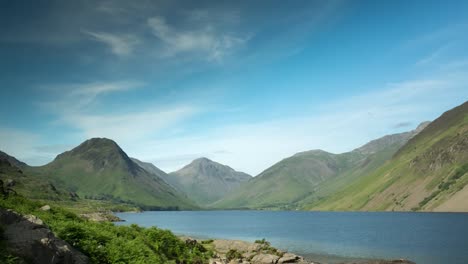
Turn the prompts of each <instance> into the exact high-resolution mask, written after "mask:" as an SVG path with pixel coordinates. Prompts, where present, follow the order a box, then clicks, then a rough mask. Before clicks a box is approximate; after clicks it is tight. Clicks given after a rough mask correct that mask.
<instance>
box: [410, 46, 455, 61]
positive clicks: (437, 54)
mask: <svg viewBox="0 0 468 264" xmlns="http://www.w3.org/2000/svg"><path fill="white" fill-rule="evenodd" d="M451 46H452V45H451V44H446V45H443V46H441V47H440V48H438V49H436V50H435V51H433V52H432V53H431V54H429V55H428V56H426V57H424V58H422V59H420V60H419V61H417V62H416V66H424V65H428V64H430V63H432V62H434V61H436V60H437V59H438V58H440V57H441V56H442V55H443V54H444V53H445V52H446V51H447V50H448V49H450V47H451Z"/></svg>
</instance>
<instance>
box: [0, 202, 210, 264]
mask: <svg viewBox="0 0 468 264" xmlns="http://www.w3.org/2000/svg"><path fill="white" fill-rule="evenodd" d="M43 205H44V203H41V202H38V201H31V200H28V199H26V198H24V197H22V196H10V197H9V198H7V199H3V200H0V207H3V208H8V209H13V210H15V211H16V212H18V213H21V214H33V215H36V216H37V217H39V218H41V219H42V220H43V221H44V223H46V224H47V225H48V226H49V227H50V229H51V230H52V231H53V232H54V233H55V234H56V235H57V236H58V237H60V238H62V239H64V240H65V241H67V242H68V243H70V244H71V245H72V246H73V247H75V248H77V249H78V250H80V251H81V252H83V253H84V254H86V255H87V256H89V258H90V260H91V262H92V263H161V264H162V263H187V264H189V263H194V264H195V263H206V262H207V260H208V257H209V256H211V252H210V251H207V250H206V249H205V248H204V247H203V246H202V245H201V244H198V243H194V244H193V243H190V244H188V243H185V242H183V241H182V240H180V239H179V238H178V237H176V236H175V235H174V234H172V233H171V232H170V231H168V230H162V229H159V228H156V227H152V228H142V227H139V226H136V225H131V226H116V225H114V224H113V223H103V222H101V223H98V222H90V221H87V220H85V219H82V218H80V217H79V216H77V215H76V214H74V213H72V212H70V211H68V210H66V209H63V208H60V207H52V209H51V210H49V211H42V210H40V209H39V208H40V207H41V206H43ZM0 250H1V248H0ZM5 256H6V257H4V258H10V257H9V256H8V255H5ZM1 260H2V262H1V263H8V262H7V261H6V260H4V259H1Z"/></svg>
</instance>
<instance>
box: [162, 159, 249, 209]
mask: <svg viewBox="0 0 468 264" xmlns="http://www.w3.org/2000/svg"><path fill="white" fill-rule="evenodd" d="M169 176H170V182H171V183H172V184H173V185H174V186H176V187H177V188H178V189H179V190H182V191H184V192H186V193H188V194H189V195H190V198H192V199H193V200H194V201H195V202H197V203H198V204H200V205H207V204H210V203H212V202H215V201H217V200H218V199H220V198H221V197H222V196H224V195H225V194H226V193H227V192H229V191H231V190H233V189H234V188H236V187H238V186H239V185H240V184H241V183H243V182H246V181H248V180H250V178H251V176H250V175H248V174H246V173H243V172H239V171H235V170H234V169H232V168H231V167H229V166H226V165H223V164H220V163H218V162H215V161H212V160H210V159H208V158H205V157H201V158H198V159H195V160H193V161H192V162H191V163H190V164H188V165H186V166H185V167H183V168H182V169H180V170H178V171H175V172H172V173H170V174H169Z"/></svg>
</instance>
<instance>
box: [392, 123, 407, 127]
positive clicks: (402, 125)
mask: <svg viewBox="0 0 468 264" xmlns="http://www.w3.org/2000/svg"><path fill="white" fill-rule="evenodd" d="M411 125H412V123H411V122H399V123H396V124H394V125H393V126H392V128H405V127H409V126H411Z"/></svg>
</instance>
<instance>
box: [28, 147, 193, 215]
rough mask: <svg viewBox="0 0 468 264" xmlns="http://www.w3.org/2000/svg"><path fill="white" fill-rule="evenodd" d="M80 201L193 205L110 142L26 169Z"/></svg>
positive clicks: (168, 205)
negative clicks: (63, 189) (72, 192)
mask: <svg viewBox="0 0 468 264" xmlns="http://www.w3.org/2000/svg"><path fill="white" fill-rule="evenodd" d="M29 170H30V171H31V172H32V173H34V174H36V175H37V176H38V177H43V178H46V179H50V180H51V181H52V182H54V184H55V185H57V186H60V187H63V188H66V189H68V190H70V191H74V192H76V193H78V194H79V195H80V196H82V197H83V198H90V199H102V200H111V201H116V202H126V203H131V204H135V205H138V206H140V207H143V208H147V209H160V208H193V207H194V205H193V204H192V203H191V202H190V201H189V200H188V199H187V198H185V197H184V196H183V195H181V194H180V193H178V192H177V191H176V190H174V189H173V188H172V187H171V186H169V185H168V184H167V183H166V182H164V181H163V180H162V179H161V178H159V177H158V176H157V175H154V174H152V173H149V172H147V171H146V170H145V169H143V168H141V167H140V166H139V165H137V164H136V163H135V162H134V161H132V160H131V159H130V158H129V157H128V156H127V154H126V153H125V152H124V151H123V150H122V149H121V148H120V147H119V146H118V145H117V144H116V143H115V142H114V141H112V140H109V139H105V138H93V139H89V140H87V141H85V142H84V143H82V144H80V145H79V146H78V147H76V148H74V149H72V150H71V151H67V152H64V153H62V154H60V155H58V156H57V157H56V158H55V159H54V160H53V161H52V162H51V163H49V164H47V165H45V166H42V167H32V168H30V169H29Z"/></svg>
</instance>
